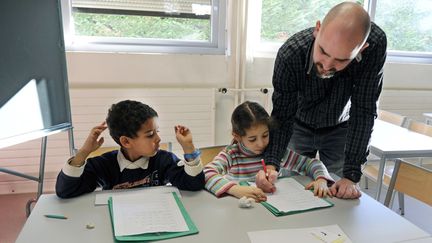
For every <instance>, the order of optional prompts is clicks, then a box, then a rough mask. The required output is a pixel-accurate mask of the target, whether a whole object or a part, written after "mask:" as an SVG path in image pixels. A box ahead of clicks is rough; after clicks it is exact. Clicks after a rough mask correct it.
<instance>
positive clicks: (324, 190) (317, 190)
mask: <svg viewBox="0 0 432 243" xmlns="http://www.w3.org/2000/svg"><path fill="white" fill-rule="evenodd" d="M312 188H313V191H314V195H315V196H318V197H326V196H329V197H333V194H332V193H331V191H330V189H329V188H328V186H327V180H326V179H323V178H319V179H318V180H316V181H312V182H311V183H309V184H308V185H307V186H306V187H305V189H306V190H310V189H312Z"/></svg>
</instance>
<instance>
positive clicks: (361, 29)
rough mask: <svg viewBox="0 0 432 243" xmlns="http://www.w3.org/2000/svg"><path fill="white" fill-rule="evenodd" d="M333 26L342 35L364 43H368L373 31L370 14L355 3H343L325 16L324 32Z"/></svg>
mask: <svg viewBox="0 0 432 243" xmlns="http://www.w3.org/2000/svg"><path fill="white" fill-rule="evenodd" d="M330 25H332V26H333V27H335V28H336V29H337V30H338V31H339V32H340V33H339V34H343V35H346V36H351V38H352V37H353V36H356V37H358V38H359V39H361V41H362V42H364V41H366V39H367V37H368V36H369V32H370V29H371V21H370V18H369V14H368V13H367V12H366V11H365V10H364V9H363V7H362V6H361V5H359V4H357V3H353V2H343V3H340V4H338V5H336V6H334V7H333V8H332V9H331V10H330V11H329V12H328V13H327V15H326V16H325V18H324V20H323V23H322V30H323V31H325V28H326V27H327V26H330Z"/></svg>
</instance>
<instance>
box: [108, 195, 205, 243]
mask: <svg viewBox="0 0 432 243" xmlns="http://www.w3.org/2000/svg"><path fill="white" fill-rule="evenodd" d="M108 207H109V212H110V216H111V223H112V227H113V232H114V239H115V241H116V242H123V241H155V240H163V239H169V238H175V237H180V236H185V235H191V234H196V233H198V229H197V227H196V226H195V224H194V223H193V222H192V220H191V218H190V216H189V214H188V213H187V212H186V209H185V208H184V206H183V204H182V203H181V201H180V199H179V198H178V196H177V194H176V193H174V192H173V193H172V194H167V193H161V194H159V195H152V197H148V196H147V197H146V196H145V195H139V194H138V195H121V196H114V197H110V198H109V199H108Z"/></svg>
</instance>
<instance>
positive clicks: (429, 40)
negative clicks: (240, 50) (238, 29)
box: [248, 0, 432, 62]
mask: <svg viewBox="0 0 432 243" xmlns="http://www.w3.org/2000/svg"><path fill="white" fill-rule="evenodd" d="M341 2H343V1H341V0H308V1H304V0H293V1H285V0H257V1H256V2H255V3H253V4H251V6H249V15H250V16H261V18H260V19H259V20H254V19H253V17H251V18H250V21H255V25H252V26H259V29H258V30H257V29H251V28H249V29H248V31H250V33H249V34H248V41H250V42H249V43H251V46H253V47H254V48H255V49H254V50H252V51H253V53H254V55H255V56H262V55H264V56H265V55H272V56H274V53H275V52H276V51H277V49H278V48H279V47H280V46H281V45H282V43H283V42H284V41H285V40H286V39H288V38H289V37H290V36H292V35H293V34H294V33H296V32H298V31H300V30H302V29H305V28H308V27H313V26H315V22H316V21H317V20H322V18H323V17H324V16H325V14H326V13H327V12H328V11H329V10H330V9H331V8H332V7H333V6H334V5H336V4H338V3H341ZM356 2H358V3H360V4H362V5H365V8H366V9H368V12H369V14H370V15H371V19H372V20H373V21H374V22H376V23H377V24H378V25H379V26H380V27H381V28H382V29H383V30H384V31H385V32H386V34H387V40H388V50H389V53H388V56H389V57H390V58H391V57H396V56H398V57H403V58H405V59H404V61H407V60H408V61H409V59H415V60H416V61H419V62H432V4H431V0H379V1H378V0H362V1H356ZM256 19H258V18H256ZM252 28H253V27H252ZM270 53H271V54H270ZM393 60H395V59H393ZM398 60H401V59H400V58H399V59H398Z"/></svg>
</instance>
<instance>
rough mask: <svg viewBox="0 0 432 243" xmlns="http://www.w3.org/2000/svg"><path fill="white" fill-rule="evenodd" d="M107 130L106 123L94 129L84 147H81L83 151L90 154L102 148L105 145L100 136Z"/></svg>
mask: <svg viewBox="0 0 432 243" xmlns="http://www.w3.org/2000/svg"><path fill="white" fill-rule="evenodd" d="M105 129H107V125H106V122H102V123H101V124H100V125H98V126H95V127H93V128H92V130H91V131H90V134H89V135H88V137H87V139H86V140H85V142H84V145H83V146H82V147H81V151H83V152H85V153H89V154H90V153H91V152H93V151H95V150H96V149H98V148H100V146H102V144H103V143H104V138H103V137H101V138H99V136H100V135H101V134H102V132H103V131H105Z"/></svg>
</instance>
